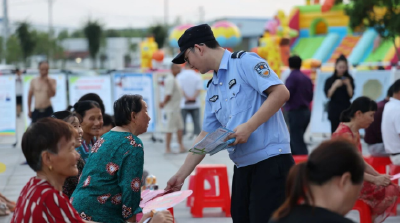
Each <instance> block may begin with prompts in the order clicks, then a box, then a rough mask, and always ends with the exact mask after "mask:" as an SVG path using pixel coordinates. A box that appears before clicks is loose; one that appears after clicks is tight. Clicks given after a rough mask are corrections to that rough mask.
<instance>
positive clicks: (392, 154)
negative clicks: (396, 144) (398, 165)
mask: <svg viewBox="0 0 400 223" xmlns="http://www.w3.org/2000/svg"><path fill="white" fill-rule="evenodd" d="M390 155H391V156H397V155H400V153H391V154H390Z"/></svg>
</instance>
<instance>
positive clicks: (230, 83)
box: [229, 79, 236, 89]
mask: <svg viewBox="0 0 400 223" xmlns="http://www.w3.org/2000/svg"><path fill="white" fill-rule="evenodd" d="M235 84H236V79H232V80H230V81H229V89H231V88H232V87H233V86H235Z"/></svg>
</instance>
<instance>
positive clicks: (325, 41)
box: [142, 0, 400, 79]
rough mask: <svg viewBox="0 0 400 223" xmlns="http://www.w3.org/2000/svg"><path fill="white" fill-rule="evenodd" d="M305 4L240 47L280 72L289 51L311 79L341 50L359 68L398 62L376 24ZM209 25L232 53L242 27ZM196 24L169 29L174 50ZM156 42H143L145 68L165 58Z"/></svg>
mask: <svg viewBox="0 0 400 223" xmlns="http://www.w3.org/2000/svg"><path fill="white" fill-rule="evenodd" d="M305 2H306V4H305V5H302V6H295V7H294V8H293V9H292V10H291V12H290V13H289V15H285V13H284V12H283V11H278V12H277V14H276V15H275V16H274V17H273V18H272V19H271V20H269V21H268V22H267V23H266V24H265V27H264V33H263V35H262V37H261V38H260V39H259V46H258V47H255V48H253V49H240V50H250V51H252V52H255V53H257V54H259V55H260V56H261V57H263V58H265V59H266V60H267V61H268V63H269V65H270V67H271V68H272V69H273V70H274V71H276V73H277V74H278V75H280V73H281V72H282V71H284V70H286V69H287V66H288V58H289V57H290V55H298V56H300V57H301V58H302V59H303V67H302V70H303V71H304V72H305V73H307V74H311V76H312V78H313V77H314V74H315V70H316V68H320V69H321V70H322V71H332V70H333V67H334V66H333V65H334V62H335V60H336V58H337V57H339V56H340V55H341V54H343V55H344V56H346V57H347V58H348V61H349V64H350V65H352V66H357V69H358V70H370V69H377V68H378V66H379V67H380V68H382V67H383V68H384V69H390V68H391V65H392V64H395V63H397V61H398V58H397V56H396V52H395V47H394V44H393V42H392V41H386V40H385V41H384V40H382V39H381V38H380V36H379V35H378V33H377V32H376V31H375V30H374V29H372V28H368V29H365V30H352V29H351V28H350V27H349V17H348V16H347V15H346V13H345V7H346V5H344V4H335V0H325V1H319V0H313V1H311V0H307V1H305ZM320 2H321V3H320ZM374 10H376V11H375V14H376V15H377V16H384V14H385V10H384V9H382V8H379V7H376V8H375V7H374ZM211 25H212V29H213V32H214V35H215V37H216V39H217V41H218V42H219V44H220V45H221V46H222V47H224V48H227V49H229V50H231V51H233V48H234V47H235V46H237V45H238V44H239V43H240V42H241V40H242V37H241V34H240V29H239V28H238V27H237V26H236V25H235V24H233V23H230V22H228V21H218V22H216V23H214V24H211ZM192 26H193V25H192V24H184V25H180V26H177V27H175V28H174V29H172V30H171V32H170V35H169V40H168V42H169V45H170V46H171V47H172V48H173V49H174V51H176V52H174V54H175V53H177V51H178V50H179V47H178V39H179V38H180V36H181V35H182V34H183V33H184V32H185V30H186V29H188V28H190V27H192ZM154 44H156V43H155V42H154V40H153V39H149V40H147V41H145V42H143V44H142V60H143V61H144V62H143V63H142V65H143V66H142V68H151V61H152V60H156V61H162V60H163V58H164V54H163V52H162V51H160V50H158V48H157V46H155V45H154ZM396 44H397V45H400V39H399V38H397V39H396ZM153 45H154V46H153ZM150 46H152V47H150ZM236 50H238V49H236ZM313 79H314V78H313Z"/></svg>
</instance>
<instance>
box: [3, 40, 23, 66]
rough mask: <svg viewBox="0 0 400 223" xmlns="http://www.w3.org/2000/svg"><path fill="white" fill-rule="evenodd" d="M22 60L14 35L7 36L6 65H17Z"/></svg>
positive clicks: (20, 50)
mask: <svg viewBox="0 0 400 223" xmlns="http://www.w3.org/2000/svg"><path fill="white" fill-rule="evenodd" d="M21 59H22V49H21V45H20V44H19V40H18V37H17V36H16V35H11V36H9V38H8V40H7V52H6V61H7V64H14V65H18V63H19V62H21Z"/></svg>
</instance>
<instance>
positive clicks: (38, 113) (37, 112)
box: [32, 106, 54, 123]
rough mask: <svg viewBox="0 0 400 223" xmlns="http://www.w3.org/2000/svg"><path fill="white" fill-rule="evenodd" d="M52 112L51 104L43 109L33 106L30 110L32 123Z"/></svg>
mask: <svg viewBox="0 0 400 223" xmlns="http://www.w3.org/2000/svg"><path fill="white" fill-rule="evenodd" d="M53 113H54V112H53V107H51V106H49V107H47V108H44V109H36V108H35V110H33V112H32V123H35V122H37V121H38V120H39V119H42V118H47V117H50V116H51V115H52V114H53Z"/></svg>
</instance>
